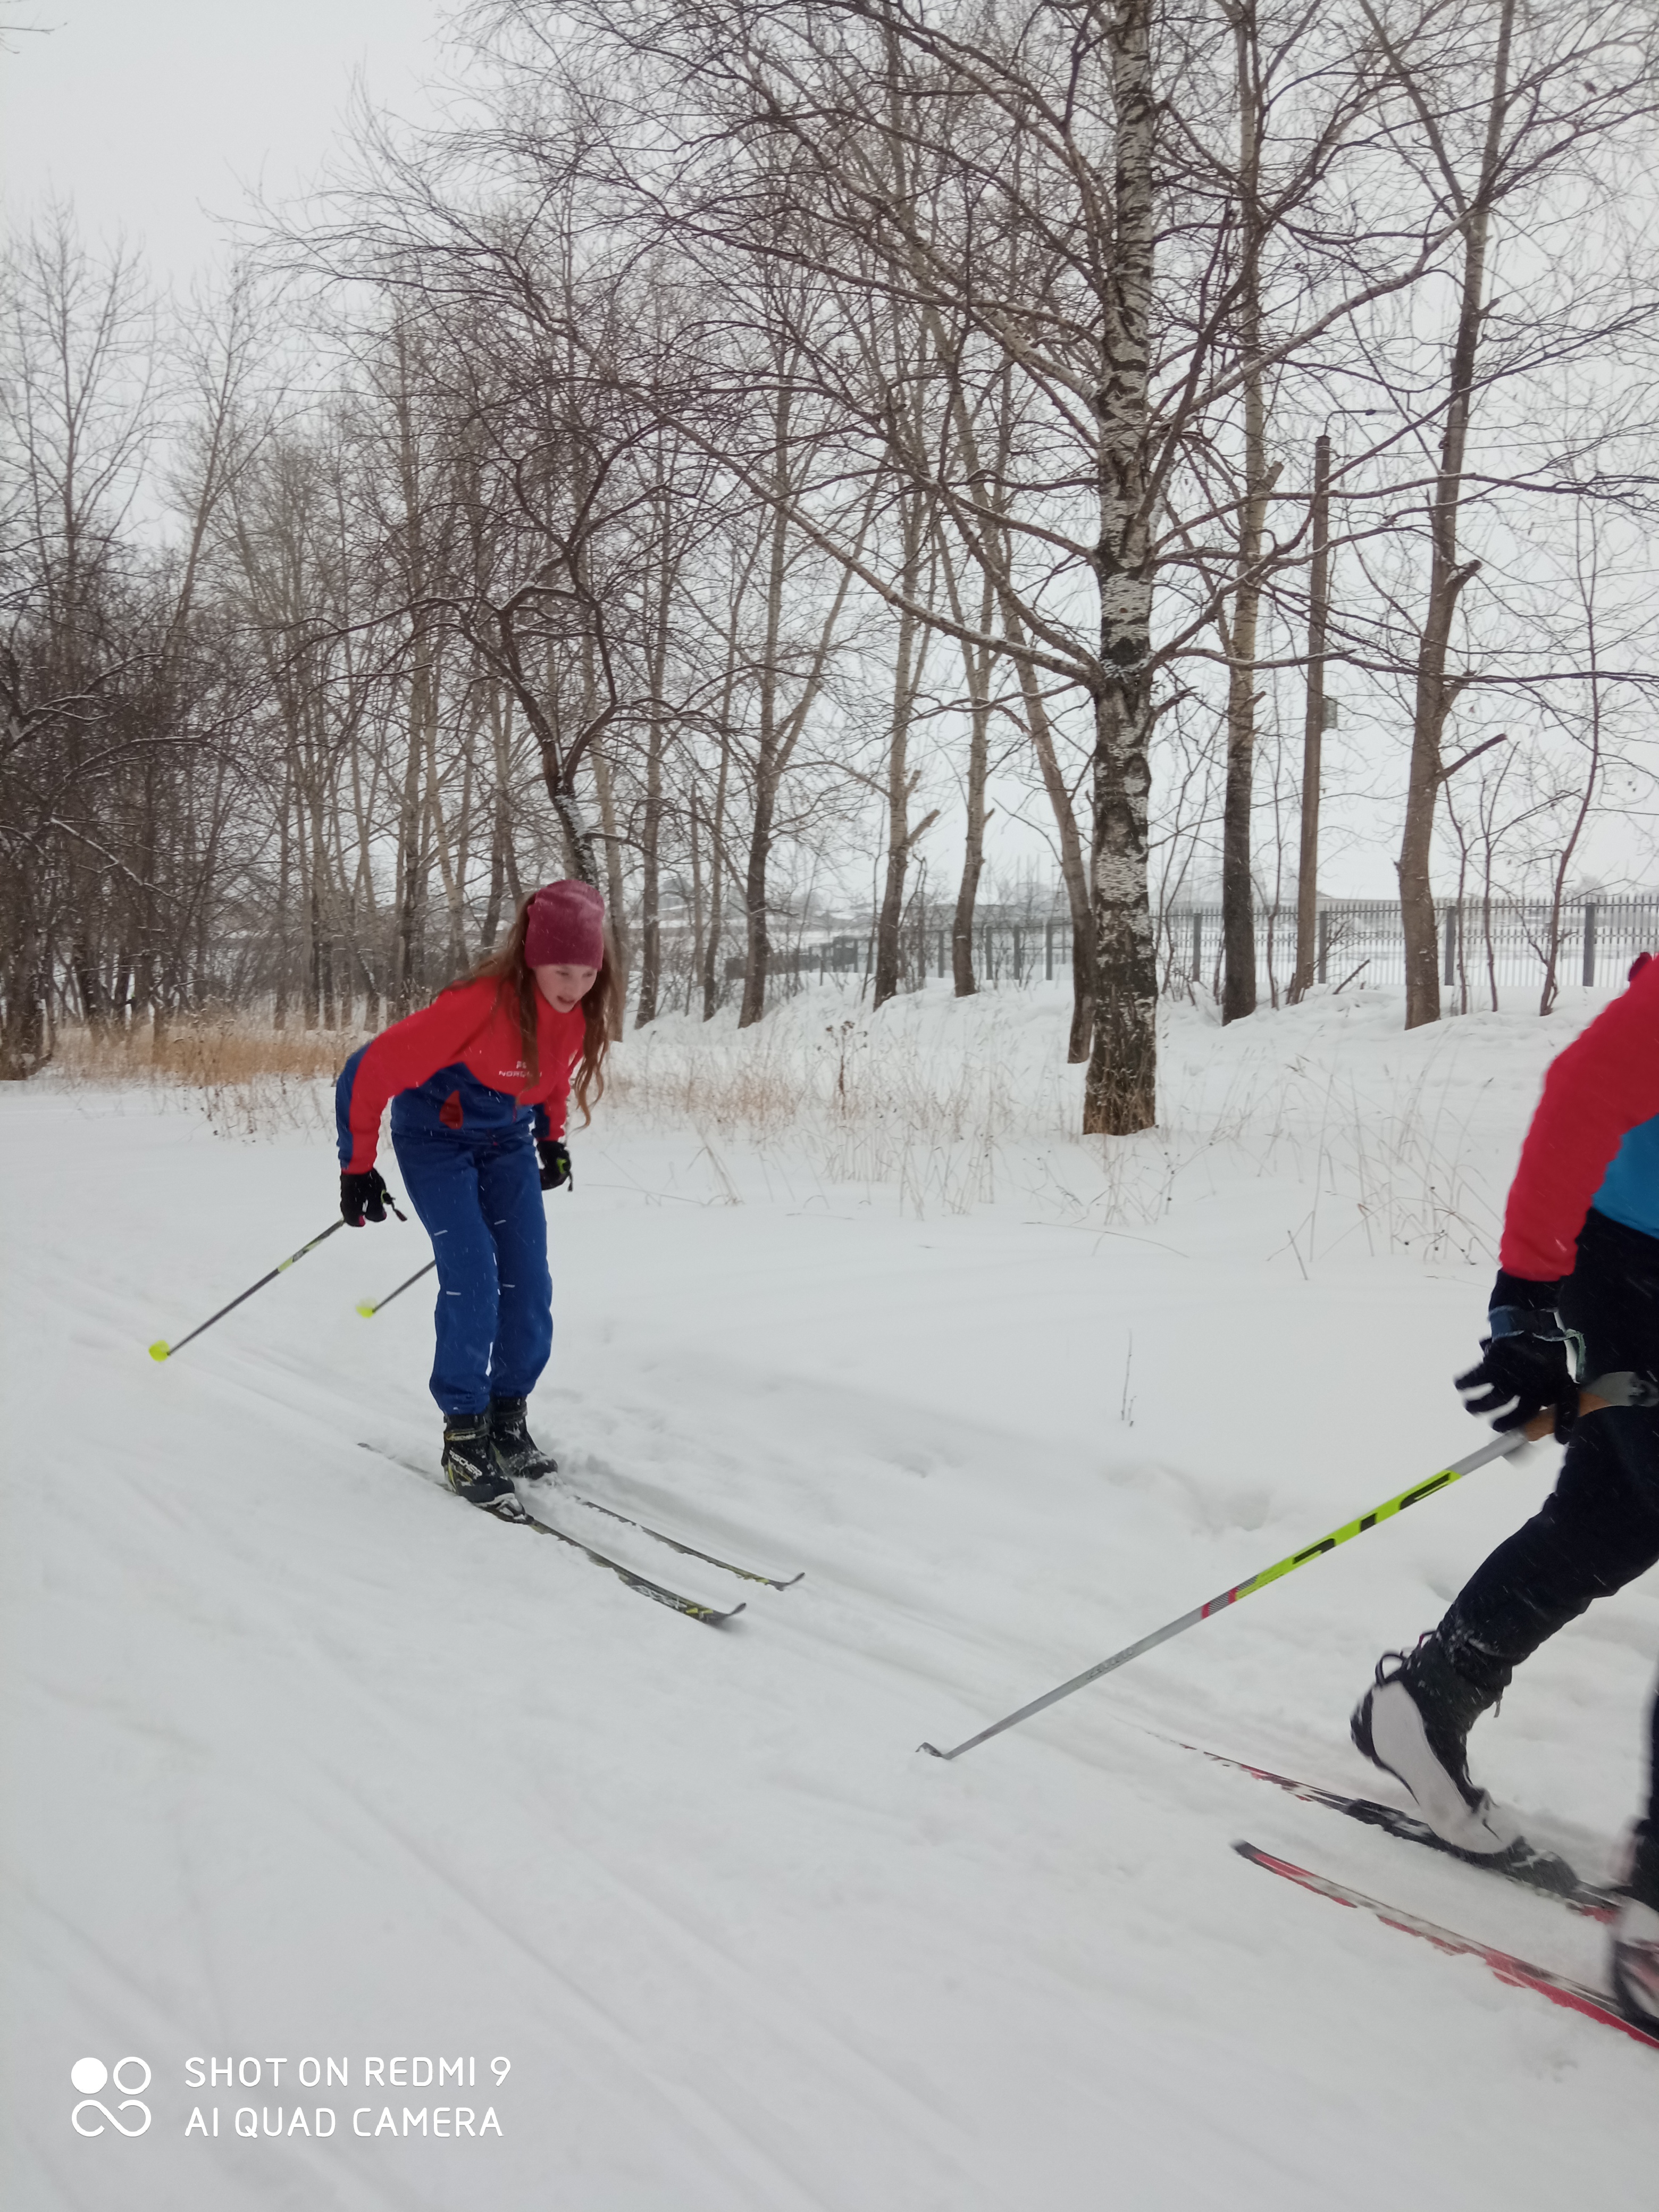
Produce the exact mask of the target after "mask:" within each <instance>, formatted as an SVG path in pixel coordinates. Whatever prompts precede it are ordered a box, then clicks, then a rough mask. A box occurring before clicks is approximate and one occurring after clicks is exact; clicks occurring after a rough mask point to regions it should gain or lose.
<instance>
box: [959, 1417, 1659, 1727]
mask: <svg viewBox="0 0 1659 2212" xmlns="http://www.w3.org/2000/svg"><path fill="white" fill-rule="evenodd" d="M1646 1379H1647V1378H1646V1377H1644V1376H1633V1377H1627V1376H1624V1375H1608V1376H1598V1377H1597V1378H1596V1380H1595V1382H1594V1383H1589V1384H1588V1385H1587V1386H1586V1388H1585V1389H1584V1390H1583V1393H1582V1394H1581V1395H1580V1398H1579V1401H1578V1411H1579V1414H1580V1417H1581V1418H1582V1417H1583V1415H1584V1414H1586V1413H1601V1411H1602V1410H1603V1409H1604V1408H1605V1407H1609V1406H1613V1405H1624V1404H1631V1403H1636V1402H1648V1403H1659V1389H1656V1390H1655V1394H1654V1398H1653V1399H1652V1400H1651V1401H1634V1400H1631V1399H1626V1398H1622V1397H1619V1396H1617V1395H1613V1392H1614V1391H1616V1390H1617V1389H1620V1388H1621V1387H1622V1386H1624V1385H1625V1384H1626V1383H1627V1382H1634V1383H1638V1384H1639V1383H1643V1382H1644V1381H1645V1380H1646ZM1554 1425H1555V1409H1554V1407H1553V1406H1552V1407H1546V1408H1545V1410H1544V1411H1543V1412H1542V1413H1540V1414H1538V1415H1537V1416H1536V1418H1535V1419H1533V1420H1531V1421H1529V1422H1528V1424H1527V1425H1526V1427H1525V1428H1524V1429H1514V1430H1511V1431H1509V1432H1508V1433H1506V1434H1505V1435H1503V1436H1497V1437H1492V1440H1491V1442H1490V1443H1484V1444H1482V1445H1481V1446H1480V1449H1479V1450H1478V1451H1472V1452H1470V1453H1469V1454H1468V1457H1467V1458H1464V1459H1460V1460H1455V1461H1454V1462H1452V1464H1451V1466H1449V1467H1443V1468H1441V1470H1440V1472H1439V1473H1438V1474H1431V1476H1430V1477H1429V1479H1428V1480H1427V1481H1426V1482H1419V1483H1418V1484H1416V1485H1415V1486H1414V1487H1413V1488H1412V1489H1410V1490H1402V1491H1401V1493H1400V1495H1399V1496H1398V1497H1397V1498H1389V1500H1388V1501H1387V1503H1386V1504H1382V1505H1377V1506H1374V1507H1373V1508H1372V1509H1371V1510H1370V1512H1369V1513H1362V1514H1361V1515H1360V1516H1359V1517H1358V1520H1357V1521H1345V1522H1343V1524H1342V1526H1341V1527H1340V1528H1334V1529H1333V1530H1332V1531H1331V1533H1330V1534H1329V1535H1328V1536H1322V1537H1321V1538H1320V1540H1319V1541H1318V1542H1317V1543H1316V1544H1310V1545H1308V1546H1307V1547H1305V1548H1304V1550H1302V1551H1299V1552H1292V1553H1291V1555H1290V1557H1289V1558H1288V1559H1279V1560H1276V1561H1275V1562H1274V1564H1273V1565H1272V1566H1271V1567H1264V1568H1263V1569H1262V1570H1261V1573H1260V1574H1259V1575H1251V1576H1250V1577H1249V1579H1248V1580H1247V1581H1244V1582H1242V1583H1234V1585H1233V1587H1232V1588H1231V1589H1228V1590H1223V1591H1222V1593H1221V1595H1220V1596H1219V1597H1212V1598H1211V1599H1209V1600H1208V1601H1206V1603H1205V1604H1203V1605H1195V1606H1194V1607H1193V1609H1192V1611H1191V1612H1190V1613H1182V1616H1181V1618H1180V1619H1179V1620H1170V1621H1166V1622H1165V1624H1164V1626H1163V1627H1162V1628H1155V1629H1154V1630H1153V1631H1152V1634H1151V1635H1150V1636H1143V1637H1142V1638H1141V1639H1140V1641H1139V1643H1138V1644H1129V1645H1128V1646H1127V1649H1126V1650H1122V1651H1115V1652H1114V1653H1113V1654H1112V1656H1111V1657H1110V1658H1109V1659H1103V1660H1101V1661H1100V1662H1099V1663H1098V1665H1097V1666H1093V1667H1085V1668H1084V1670H1083V1672H1082V1674H1073V1677H1072V1679H1071V1680H1070V1681H1068V1682H1062V1683H1060V1686H1058V1688H1056V1689H1053V1690H1049V1691H1048V1692H1045V1694H1044V1695H1043V1696H1042V1697H1040V1698H1033V1699H1032V1700H1031V1702H1030V1705H1022V1706H1020V1708H1019V1710H1018V1711H1017V1712H1012V1713H1005V1714H1004V1716H1003V1717H1002V1718H1001V1719H1000V1721H993V1722H992V1723H991V1725H990V1727H989V1728H984V1729H981V1730H980V1732H979V1734H978V1735H970V1736H969V1738H968V1739H967V1741H965V1742H963V1743H958V1744H955V1745H953V1746H952V1747H951V1749H950V1750H949V1751H941V1750H940V1749H939V1746H938V1745H937V1744H933V1743H924V1744H920V1745H918V1747H917V1748H918V1749H919V1750H921V1751H925V1752H927V1753H929V1754H930V1755H931V1756H932V1757H933V1758H934V1759H960V1758H961V1756H962V1754H963V1752H964V1751H972V1749H973V1748H974V1747H975V1744H981V1743H986V1742H988V1741H989V1740H990V1738H991V1737H992V1736H994V1735H1001V1734H1002V1732H1003V1730H1004V1729H1011V1728H1018V1725H1019V1723H1021V1722H1022V1721H1029V1720H1030V1719H1031V1718H1032V1717H1033V1716H1034V1715H1036V1714H1037V1713H1041V1712H1046V1711H1048V1707H1049V1706H1050V1705H1058V1704H1059V1703H1060V1699H1062V1698H1069V1697H1070V1696H1071V1695H1072V1694H1073V1692H1074V1691H1077V1690H1081V1689H1085V1688H1086V1687H1087V1686H1088V1685H1089V1684H1090V1683H1091V1682H1097V1681H1099V1680H1100V1678H1101V1676H1102V1675H1103V1674H1113V1673H1115V1671H1116V1669H1117V1668H1120V1667H1127V1665H1128V1663H1129V1662H1130V1660H1132V1659H1139V1657H1140V1656H1141V1655H1142V1654H1143V1653H1144V1652H1147V1651H1152V1650H1156V1649H1157V1647H1158V1645H1159V1644H1167V1643H1169V1642H1170V1638H1172V1637H1176V1636H1181V1635H1184V1634H1185V1632H1186V1631H1187V1630H1188V1629H1189V1628H1196V1627H1197V1626H1198V1624H1199V1623H1200V1620H1210V1619H1211V1617H1212V1615H1213V1614H1215V1613H1225V1611H1226V1609H1227V1607H1229V1606H1230V1605H1237V1603H1238V1601H1239V1600H1240V1599H1241V1598H1247V1597H1251V1596H1254V1595H1255V1592H1256V1591H1257V1590H1259V1589H1267V1585H1268V1583H1276V1582H1279V1581H1280V1580H1282V1578H1283V1577H1285V1575H1289V1574H1294V1573H1295V1571H1296V1570H1297V1568H1298V1567H1305V1566H1306V1565H1307V1564H1308V1562H1309V1561H1310V1559H1322V1558H1323V1557H1324V1555H1325V1553H1327V1552H1334V1550H1335V1549H1336V1547H1337V1546H1338V1545H1339V1544H1346V1543H1347V1542H1348V1541H1349V1540H1350V1538H1352V1537H1354V1536H1363V1535H1364V1533H1365V1531H1366V1530H1367V1529H1368V1528H1376V1525H1377V1523H1378V1522H1381V1521H1391V1520H1392V1519H1393V1518H1394V1516H1395V1514H1396V1513H1403V1512H1404V1511H1405V1510H1406V1508H1407V1506H1408V1505H1416V1504H1420V1503H1421V1501H1422V1500H1423V1499H1424V1498H1432V1497H1433V1496H1434V1495H1435V1494H1436V1492H1438V1491H1442V1490H1447V1489H1449V1488H1450V1486H1451V1485H1452V1484H1453V1483H1454V1482H1461V1481H1462V1479H1463V1477H1464V1476H1465V1475H1466V1474H1474V1471H1475V1469H1476V1468H1481V1467H1486V1466H1487V1465H1488V1464H1489V1463H1490V1462H1492V1460H1495V1459H1503V1458H1504V1457H1506V1456H1507V1455H1508V1454H1509V1453H1510V1452H1513V1451H1518V1450H1519V1449H1521V1446H1522V1444H1525V1443H1536V1442H1538V1441H1539V1440H1540V1439H1541V1438H1542V1437H1547V1436H1548V1435H1550V1434H1551V1432H1552V1431H1553V1428H1554Z"/></svg>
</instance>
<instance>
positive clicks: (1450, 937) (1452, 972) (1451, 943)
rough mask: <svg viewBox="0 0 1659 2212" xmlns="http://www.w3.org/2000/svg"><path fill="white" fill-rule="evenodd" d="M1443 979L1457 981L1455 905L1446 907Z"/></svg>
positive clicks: (1449, 981) (1451, 981)
mask: <svg viewBox="0 0 1659 2212" xmlns="http://www.w3.org/2000/svg"><path fill="white" fill-rule="evenodd" d="M1442 981H1444V982H1447V983H1455V981H1457V908H1455V906H1449V907H1448V908H1446V959H1445V974H1444V975H1443V978H1442Z"/></svg>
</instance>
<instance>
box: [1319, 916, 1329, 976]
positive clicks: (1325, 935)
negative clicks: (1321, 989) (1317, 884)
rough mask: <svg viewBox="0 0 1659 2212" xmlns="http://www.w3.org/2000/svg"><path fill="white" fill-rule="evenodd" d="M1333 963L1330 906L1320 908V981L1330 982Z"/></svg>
mask: <svg viewBox="0 0 1659 2212" xmlns="http://www.w3.org/2000/svg"><path fill="white" fill-rule="evenodd" d="M1330 964H1331V910H1330V908H1329V907H1328V906H1322V907H1321V908H1320V909H1319V981H1321V982H1322V983H1328V982H1329V981H1330V980H1331V979H1330V976H1329V975H1328V973H1327V970H1328V969H1329V967H1330Z"/></svg>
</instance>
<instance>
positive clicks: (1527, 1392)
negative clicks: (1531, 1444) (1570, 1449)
mask: <svg viewBox="0 0 1659 2212" xmlns="http://www.w3.org/2000/svg"><path fill="white" fill-rule="evenodd" d="M1560 1295H1561V1285H1560V1283H1559V1281H1558V1282H1553V1283H1529V1282H1527V1281H1525V1280H1524V1279H1522V1277H1521V1276H1519V1275H1510V1274H1505V1273H1504V1270H1503V1269H1502V1268H1501V1267H1500V1268H1499V1269H1498V1280H1497V1281H1496V1282H1495V1283H1494V1284H1493V1285H1492V1308H1491V1310H1490V1312H1489V1313H1488V1314H1487V1316H1486V1322H1487V1325H1488V1327H1489V1328H1490V1330H1491V1332H1492V1333H1491V1334H1490V1335H1488V1336H1483V1337H1482V1338H1481V1340H1480V1352H1481V1358H1480V1365H1479V1366H1478V1367H1471V1368H1470V1370H1469V1371H1468V1374H1467V1375H1460V1376H1458V1377H1457V1386H1456V1387H1457V1388H1458V1389H1459V1390H1461V1391H1462V1394H1463V1404H1464V1407H1465V1408H1466V1410H1467V1411H1468V1412H1469V1413H1486V1414H1489V1415H1490V1416H1491V1417H1492V1426H1493V1428H1495V1429H1497V1430H1498V1431H1499V1432H1500V1434H1504V1435H1507V1434H1508V1433H1509V1431H1510V1430H1512V1429H1523V1428H1525V1426H1526V1425H1527V1423H1528V1421H1530V1420H1531V1419H1533V1418H1534V1415H1535V1414H1538V1413H1542V1412H1543V1410H1544V1408H1545V1407H1546V1406H1553V1407H1554V1408H1555V1433H1556V1436H1557V1437H1558V1438H1559V1440H1560V1441H1561V1442H1562V1443H1565V1441H1566V1437H1567V1433H1568V1431H1569V1430H1570V1429H1571V1427H1572V1425H1573V1422H1574V1420H1575V1419H1576V1418H1577V1413H1578V1389H1577V1383H1575V1381H1574V1379H1573V1373H1572V1368H1571V1363H1570V1362H1569V1360H1568V1358H1567V1340H1566V1332H1565V1330H1564V1329H1563V1328H1562V1326H1561V1323H1560V1322H1559V1319H1558V1318H1557V1316H1556V1311H1555V1302H1556V1300H1557V1298H1559V1296H1560ZM1477 1391H1480V1392H1482V1393H1484V1395H1482V1396H1480V1397H1477V1396H1476V1395H1474V1394H1475V1393H1476V1392H1477ZM1505 1408H1507V1410H1504V1409H1505Z"/></svg>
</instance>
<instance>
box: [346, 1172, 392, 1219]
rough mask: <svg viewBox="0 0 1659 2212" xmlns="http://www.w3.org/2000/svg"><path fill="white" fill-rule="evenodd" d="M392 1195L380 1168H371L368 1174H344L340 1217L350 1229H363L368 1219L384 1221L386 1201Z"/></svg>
mask: <svg viewBox="0 0 1659 2212" xmlns="http://www.w3.org/2000/svg"><path fill="white" fill-rule="evenodd" d="M391 1195H392V1194H391V1192H390V1191H389V1190H388V1189H387V1188H386V1185H385V1183H384V1182H382V1181H381V1180H380V1170H379V1168H370V1170H368V1174H367V1175H343V1176H341V1177H340V1218H341V1219H342V1220H343V1222H344V1223H345V1224H346V1225H347V1227H348V1228H350V1229H361V1228H362V1225H363V1223H364V1222H365V1221H366V1220H367V1221H384V1220H385V1219H386V1200H387V1199H389V1198H390V1197H391Z"/></svg>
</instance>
